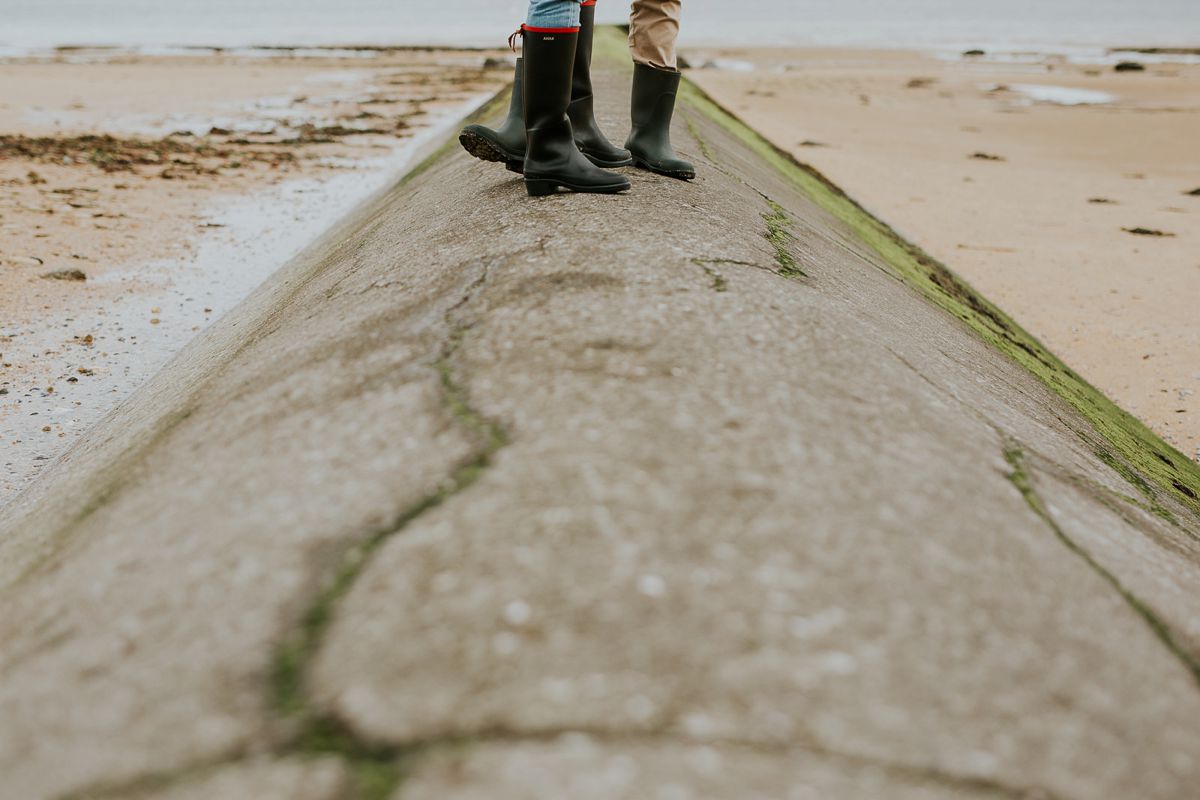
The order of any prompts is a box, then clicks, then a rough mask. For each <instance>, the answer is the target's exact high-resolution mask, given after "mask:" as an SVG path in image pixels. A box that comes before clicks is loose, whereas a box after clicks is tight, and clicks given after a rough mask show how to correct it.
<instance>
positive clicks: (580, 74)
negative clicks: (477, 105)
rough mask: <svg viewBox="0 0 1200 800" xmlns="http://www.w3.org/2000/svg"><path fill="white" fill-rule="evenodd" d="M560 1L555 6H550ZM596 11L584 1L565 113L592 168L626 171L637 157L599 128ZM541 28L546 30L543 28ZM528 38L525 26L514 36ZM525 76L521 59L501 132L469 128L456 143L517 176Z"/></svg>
mask: <svg viewBox="0 0 1200 800" xmlns="http://www.w3.org/2000/svg"><path fill="white" fill-rule="evenodd" d="M557 1H558V0H551V2H557ZM543 5H544V4H543ZM595 6H596V0H584V2H583V3H582V7H581V9H580V19H579V46H578V48H577V49H576V55H575V73H574V80H573V81H572V84H571V105H570V106H569V107H568V109H567V115H568V116H569V117H570V118H571V125H572V127H573V128H574V131H575V144H576V145H578V146H579V149H580V151H582V152H583V154H584V155H585V156H587V157H588V159H589V160H590V161H591V162H592V163H593V164H595V165H596V166H599V167H609V168H613V167H624V166H628V165H630V164H632V163H633V157H632V156H631V155H629V151H628V150H622V149H621V148H619V147H617V146H616V145H613V144H612V143H611V142H609V141H608V138H607V137H606V136H605V135H604V133H603V132H602V131H601V130H600V126H599V125H598V124H597V123H596V116H595V110H594V101H593V97H592V78H591V63H592V35H593V32H594V31H595V27H596V8H595ZM539 13H540V12H539ZM556 13H557V12H556ZM539 21H541V22H551V21H558V22H561V21H562V20H561V18H560V19H557V20H548V19H545V18H544V17H543V18H542V19H541V20H539ZM538 27H548V26H545V25H540V26H538ZM524 33H525V28H524V26H522V28H521V30H520V31H518V32H517V33H516V34H514V35H513V37H512V40H513V42H515V39H516V38H517V37H518V36H523V35H524ZM513 42H510V43H513ZM513 49H514V50H515V49H516V46H515V44H513ZM523 75H524V61H523V59H520V58H518V59H517V68H516V74H515V75H514V77H513V93H512V100H511V102H510V103H509V106H508V116H507V117H506V118H505V120H504V123H503V124H502V125H501V126H500V127H499V128H496V129H492V128H489V127H487V126H486V125H479V124H473V125H468V126H467V127H465V128H463V131H462V133H461V134H460V135H459V137H458V139H459V141H460V142H461V143H462V146H463V148H464V149H465V150H466V151H467V152H468V153H470V154H471V155H473V156H475V157H476V158H478V159H480V160H482V161H498V162H500V163H503V164H506V165H507V166H508V168H509V169H510V170H512V171H513V172H520V171H521V170H522V169H523V167H524V163H525V120H524V118H523V112H522V97H521V95H522V91H521V88H522V87H521V84H522V79H523Z"/></svg>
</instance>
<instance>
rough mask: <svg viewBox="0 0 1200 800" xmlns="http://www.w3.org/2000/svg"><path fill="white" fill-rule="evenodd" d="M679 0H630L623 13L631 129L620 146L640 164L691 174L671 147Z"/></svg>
mask: <svg viewBox="0 0 1200 800" xmlns="http://www.w3.org/2000/svg"><path fill="white" fill-rule="evenodd" d="M679 7H680V0H634V2H633V12H632V13H631V14H630V15H629V51H630V52H631V53H632V54H633V61H634V65H633V105H632V115H631V116H632V118H633V130H632V132H631V133H630V134H629V140H628V141H626V142H625V149H626V150H628V151H629V152H630V153H631V154H632V155H633V163H634V164H635V165H636V166H638V167H641V168H642V169H648V170H650V171H651V172H657V173H658V174H659V175H668V176H670V177H672V178H681V179H683V180H691V179H692V178H695V177H696V168H695V167H694V166H692V164H691V163H689V162H687V161H685V160H684V159H682V158H679V157H678V156H677V155H675V150H674V148H673V147H671V118H672V116H673V115H674V112H675V97H676V96H677V95H678V93H679V82H680V80H681V79H682V77H683V76H682V75H680V74H679V66H678V63H679V62H678V59H677V58H676V55H675V40H676V39H677V38H678V36H679Z"/></svg>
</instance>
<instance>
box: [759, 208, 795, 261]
mask: <svg viewBox="0 0 1200 800" xmlns="http://www.w3.org/2000/svg"><path fill="white" fill-rule="evenodd" d="M767 205H769V206H770V207H771V211H770V212H769V213H766V214H763V215H762V218H763V221H764V222H766V223H767V232H766V233H765V234H764V236H765V237H766V240H767V241H768V242H770V244H771V247H773V248H774V249H775V263H776V264H778V265H779V274H780V275H783V276H784V277H786V278H803V277H804V270H802V269H800V265H799V264H797V263H796V257H795V256H794V255H792V245H794V244H795V243H796V237H795V235H793V234H792V232H791V230H790V228H791V225H792V218H791V217H789V216H788V214H787V211H785V210H784V208H783V206H781V205H779V203H776V202H775V201H774V200H771V199H768V200H767Z"/></svg>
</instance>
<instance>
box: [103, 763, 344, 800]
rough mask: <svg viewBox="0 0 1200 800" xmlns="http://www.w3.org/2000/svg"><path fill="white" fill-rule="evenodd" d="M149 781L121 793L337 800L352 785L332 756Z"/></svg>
mask: <svg viewBox="0 0 1200 800" xmlns="http://www.w3.org/2000/svg"><path fill="white" fill-rule="evenodd" d="M148 783H149V784H151V785H150V786H147V787H146V788H144V789H139V788H136V787H131V788H126V789H125V790H123V791H122V793H121V796H122V797H124V798H125V799H126V800H218V799H220V800H233V798H246V800H250V799H251V798H253V800H340V798H343V797H346V796H347V794H348V792H350V791H351V790H352V788H353V783H352V781H351V780H350V778H349V776H348V775H347V774H346V769H345V767H344V766H343V765H342V763H341V762H340V761H339V760H338V759H336V758H332V757H328V758H323V759H317V760H311V761H310V760H301V759H296V758H292V759H286V760H282V761H269V760H258V761H252V762H247V763H239V764H231V765H228V766H221V767H218V768H216V769H213V770H209V771H206V772H204V773H203V774H199V775H195V776H188V777H180V778H178V779H175V780H170V781H168V784H169V785H167V786H163V787H160V788H155V787H153V785H152V784H153V783H154V782H153V781H148ZM100 796H104V795H103V793H101V795H100ZM86 797H87V795H86V794H84V795H83V798H86Z"/></svg>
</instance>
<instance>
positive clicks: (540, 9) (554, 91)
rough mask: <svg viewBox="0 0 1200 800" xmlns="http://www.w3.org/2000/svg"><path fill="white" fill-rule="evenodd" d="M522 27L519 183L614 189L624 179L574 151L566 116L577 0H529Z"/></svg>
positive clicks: (538, 188) (537, 191)
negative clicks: (522, 114)
mask: <svg viewBox="0 0 1200 800" xmlns="http://www.w3.org/2000/svg"><path fill="white" fill-rule="evenodd" d="M524 31H525V64H524V70H525V75H524V78H525V85H524V87H523V92H524V100H525V134H526V138H525V188H526V189H528V191H529V194H530V195H532V196H535V197H536V196H541V195H546V194H551V193H552V192H554V191H556V190H557V189H558V188H559V187H562V188H564V189H569V190H571V191H573V192H598V193H614V192H621V191H625V190H626V189H628V188H629V186H630V184H629V179H628V178H626V177H625V176H624V175H621V174H619V173H616V172H608V171H606V170H603V169H600V168H599V167H597V166H596V165H595V164H593V163H592V162H591V161H589V160H588V159H587V158H586V157H584V155H583V154H582V153H581V152H579V148H578V147H577V146H576V145H575V137H574V133H573V131H572V128H571V120H570V119H568V117H567V106H568V105H570V103H571V79H572V75H573V73H574V69H575V53H576V49H577V48H578V46H579V2H578V0H531V2H530V17H529V22H528V23H526V25H525V27H524Z"/></svg>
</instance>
